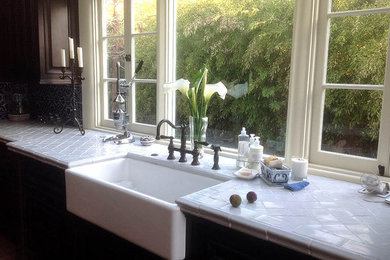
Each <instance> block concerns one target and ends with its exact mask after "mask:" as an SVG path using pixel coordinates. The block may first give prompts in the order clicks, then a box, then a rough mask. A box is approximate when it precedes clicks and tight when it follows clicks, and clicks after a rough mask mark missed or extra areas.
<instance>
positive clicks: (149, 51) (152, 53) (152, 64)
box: [135, 35, 157, 79]
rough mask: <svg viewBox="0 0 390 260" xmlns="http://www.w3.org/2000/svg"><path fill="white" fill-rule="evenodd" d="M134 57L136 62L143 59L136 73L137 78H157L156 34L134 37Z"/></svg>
mask: <svg viewBox="0 0 390 260" xmlns="http://www.w3.org/2000/svg"><path fill="white" fill-rule="evenodd" d="M135 58H136V60H137V62H139V61H140V60H143V61H144V65H143V66H142V69H141V70H140V71H139V73H138V74H137V78H138V79H156V78H157V36H156V35H148V36H139V37H135Z"/></svg>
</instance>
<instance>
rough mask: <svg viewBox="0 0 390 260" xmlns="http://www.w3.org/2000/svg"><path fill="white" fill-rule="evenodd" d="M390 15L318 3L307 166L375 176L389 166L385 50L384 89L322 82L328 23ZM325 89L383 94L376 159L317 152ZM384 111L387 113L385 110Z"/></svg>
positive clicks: (380, 10) (324, 78)
mask: <svg viewBox="0 0 390 260" xmlns="http://www.w3.org/2000/svg"><path fill="white" fill-rule="evenodd" d="M380 13H390V8H377V9H370V10H356V11H343V12H332V11H331V1H320V2H319V16H318V41H317V44H318V45H317V53H316V65H315V66H316V69H315V75H316V76H315V78H314V89H313V111H312V118H313V121H312V130H311V138H310V139H311V141H310V157H309V158H310V162H311V163H314V164H321V165H324V166H329V167H335V168H344V169H348V170H352V171H359V172H370V173H377V172H378V165H384V166H385V169H386V170H387V175H388V166H389V133H390V128H389V124H390V122H389V120H390V117H389V113H388V112H389V111H390V109H389V103H390V100H389V99H388V96H389V93H388V92H389V84H390V81H389V73H388V69H389V68H390V67H389V55H388V54H389V47H390V44H389V46H388V54H387V60H386V68H385V79H384V85H363V84H333V83H327V82H326V73H327V63H328V59H327V58H328V45H329V35H330V25H331V19H337V17H347V16H357V15H367V14H380ZM327 89H347V90H381V91H383V96H384V97H383V105H382V106H383V108H382V115H381V126H380V134H379V141H378V156H377V158H367V157H363V156H354V155H347V154H341V153H335V152H329V151H323V150H321V138H322V127H323V113H324V102H325V91H326V90H327ZM386 108H387V109H386Z"/></svg>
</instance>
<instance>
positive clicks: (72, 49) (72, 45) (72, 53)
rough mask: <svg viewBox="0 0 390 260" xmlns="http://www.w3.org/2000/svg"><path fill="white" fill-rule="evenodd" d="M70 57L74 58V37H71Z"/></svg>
mask: <svg viewBox="0 0 390 260" xmlns="http://www.w3.org/2000/svg"><path fill="white" fill-rule="evenodd" d="M69 58H71V59H74V44H73V38H70V37H69Z"/></svg>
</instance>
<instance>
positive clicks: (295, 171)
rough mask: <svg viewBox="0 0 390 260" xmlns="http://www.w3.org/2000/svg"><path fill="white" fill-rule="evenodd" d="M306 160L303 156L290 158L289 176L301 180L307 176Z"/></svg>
mask: <svg viewBox="0 0 390 260" xmlns="http://www.w3.org/2000/svg"><path fill="white" fill-rule="evenodd" d="M307 166H308V161H307V160H306V159H303V158H292V159H291V178H292V179H293V180H299V181H301V180H303V179H306V178H307Z"/></svg>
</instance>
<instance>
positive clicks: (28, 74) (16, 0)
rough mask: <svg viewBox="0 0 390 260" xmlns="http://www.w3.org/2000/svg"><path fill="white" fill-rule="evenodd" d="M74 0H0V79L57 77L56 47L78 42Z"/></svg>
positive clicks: (42, 81)
mask: <svg viewBox="0 0 390 260" xmlns="http://www.w3.org/2000/svg"><path fill="white" fill-rule="evenodd" d="M78 20H79V19H78V0H1V8H0V36H1V37H0V38H1V40H0V57H1V62H0V82H31V83H40V84H61V85H63V84H69V83H70V82H69V80H68V81H66V80H60V79H59V76H60V75H61V69H60V67H59V65H60V49H62V48H65V49H66V50H67V53H69V52H68V37H72V38H74V43H75V46H78V45H79V29H78V28H79V24H78Z"/></svg>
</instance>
